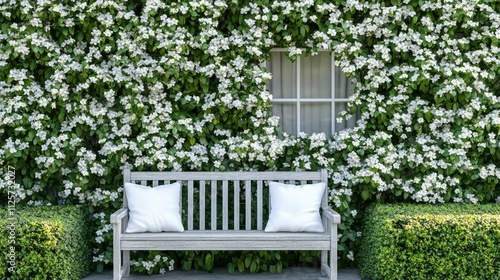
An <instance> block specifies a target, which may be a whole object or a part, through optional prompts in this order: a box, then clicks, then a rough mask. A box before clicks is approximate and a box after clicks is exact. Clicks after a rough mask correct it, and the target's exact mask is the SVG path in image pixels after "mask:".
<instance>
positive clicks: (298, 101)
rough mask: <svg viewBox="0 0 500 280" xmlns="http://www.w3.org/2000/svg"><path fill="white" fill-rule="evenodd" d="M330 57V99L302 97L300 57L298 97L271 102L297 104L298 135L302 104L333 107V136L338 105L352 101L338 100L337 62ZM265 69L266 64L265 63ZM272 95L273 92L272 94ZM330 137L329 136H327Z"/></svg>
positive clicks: (275, 49)
mask: <svg viewBox="0 0 500 280" xmlns="http://www.w3.org/2000/svg"><path fill="white" fill-rule="evenodd" d="M271 52H279V53H283V52H288V49H286V48H273V49H271ZM318 52H330V51H329V50H325V49H320V50H318ZM330 57H331V62H330V65H331V69H330V71H331V85H330V86H331V92H330V98H304V97H301V95H300V82H301V79H300V63H301V56H298V57H297V59H296V60H295V63H296V71H297V72H296V73H297V84H296V88H297V95H296V97H295V98H275V97H274V96H273V98H272V100H271V104H275V103H288V104H295V105H296V106H295V109H296V114H297V124H296V130H297V133H300V132H301V129H300V123H301V114H300V112H301V104H302V103H329V104H330V106H331V112H330V113H331V120H332V121H331V124H330V125H331V133H332V135H333V134H334V133H335V132H336V130H335V124H336V123H337V121H336V118H337V112H336V108H335V107H336V106H335V105H337V104H340V103H343V104H345V105H346V106H347V104H348V103H349V101H350V99H349V98H348V97H346V98H337V97H335V88H336V81H335V73H336V71H335V70H336V66H335V63H334V62H335V60H334V58H333V55H331V53H330ZM264 67H265V62H264ZM271 94H272V92H271ZM327 136H329V135H327Z"/></svg>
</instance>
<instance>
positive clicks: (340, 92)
mask: <svg viewBox="0 0 500 280" xmlns="http://www.w3.org/2000/svg"><path fill="white" fill-rule="evenodd" d="M353 93H354V85H353V84H352V82H351V79H348V78H347V76H346V75H345V74H344V73H343V72H342V71H340V68H339V67H335V97H336V98H348V97H349V96H351V95H352V94H353Z"/></svg>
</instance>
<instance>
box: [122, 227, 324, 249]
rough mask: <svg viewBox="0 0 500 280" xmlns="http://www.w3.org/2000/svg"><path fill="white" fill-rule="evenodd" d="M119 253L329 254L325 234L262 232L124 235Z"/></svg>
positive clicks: (188, 232)
mask: <svg viewBox="0 0 500 280" xmlns="http://www.w3.org/2000/svg"><path fill="white" fill-rule="evenodd" d="M120 243H121V248H122V250H139V249H140V250H199V249H200V248H203V250H225V251H241V250H248V248H252V250H329V249H330V234H329V233H308V232H264V231H260V230H251V231H248V230H239V231H235V230H230V231H224V230H217V231H213V230H192V231H185V232H161V233H128V234H124V235H123V236H122V238H121V242H120Z"/></svg>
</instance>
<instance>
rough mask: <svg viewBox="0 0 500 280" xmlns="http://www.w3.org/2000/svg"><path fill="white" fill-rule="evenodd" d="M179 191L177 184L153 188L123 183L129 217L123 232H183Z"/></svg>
mask: <svg viewBox="0 0 500 280" xmlns="http://www.w3.org/2000/svg"><path fill="white" fill-rule="evenodd" d="M180 190H181V185H180V184H179V183H178V182H176V183H173V184H169V185H161V186H157V187H154V188H150V187H147V186H142V185H137V184H132V183H125V193H126V194H127V200H128V208H129V217H130V218H129V221H128V225H127V229H126V230H125V232H127V233H135V232H162V231H184V227H183V226H182V220H181V215H180V213H179V199H180Z"/></svg>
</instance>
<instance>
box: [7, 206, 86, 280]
mask: <svg viewBox="0 0 500 280" xmlns="http://www.w3.org/2000/svg"><path fill="white" fill-rule="evenodd" d="M9 210H11V209H10V208H9V209H7V208H4V209H2V210H0V217H1V220H0V227H1V229H2V234H0V248H1V249H0V251H2V254H1V255H0V279H66V280H70V279H81V278H82V277H83V276H85V275H87V274H88V273H89V272H90V270H91V267H92V250H91V247H90V246H89V245H88V244H89V239H90V238H91V232H90V231H89V226H88V221H87V220H88V214H87V212H86V211H84V210H83V208H82V207H79V206H40V207H26V208H18V209H13V211H9ZM11 213H12V214H13V216H10V214H11ZM11 217H14V218H13V219H11ZM13 268H14V269H13Z"/></svg>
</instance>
